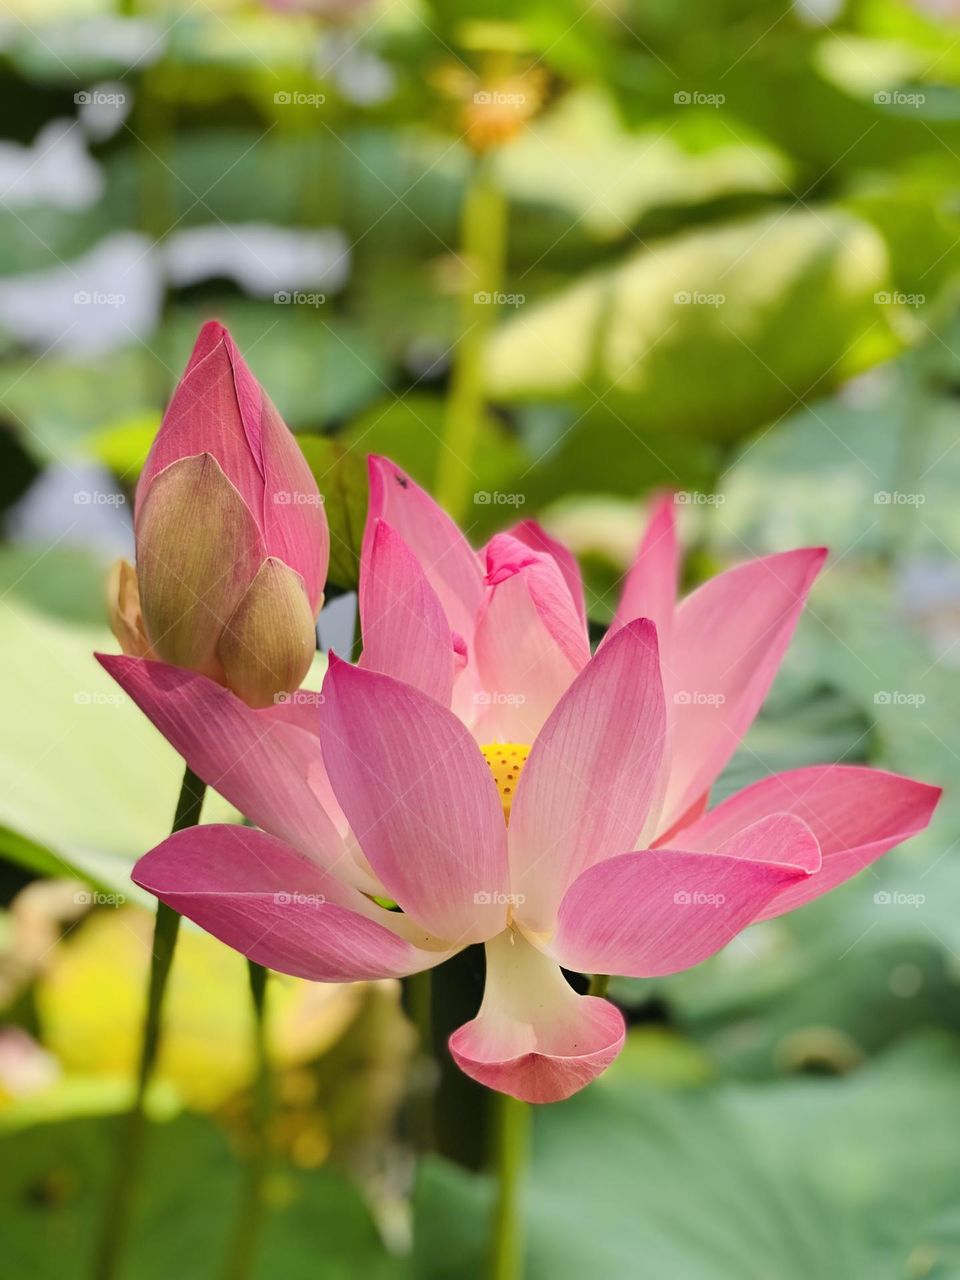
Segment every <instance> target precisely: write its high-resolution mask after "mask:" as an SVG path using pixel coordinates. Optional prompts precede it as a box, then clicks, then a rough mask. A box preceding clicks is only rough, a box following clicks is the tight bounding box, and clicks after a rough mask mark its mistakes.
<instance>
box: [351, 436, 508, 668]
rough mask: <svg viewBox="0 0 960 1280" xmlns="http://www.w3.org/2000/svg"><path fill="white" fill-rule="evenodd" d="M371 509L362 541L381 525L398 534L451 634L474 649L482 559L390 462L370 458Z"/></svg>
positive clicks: (428, 497)
mask: <svg viewBox="0 0 960 1280" xmlns="http://www.w3.org/2000/svg"><path fill="white" fill-rule="evenodd" d="M369 466H370V506H369V514H368V518H367V528H366V531H365V533H364V540H365V541H366V539H367V538H369V537H371V536H372V531H373V528H374V521H376V520H377V519H382V520H385V521H386V522H387V524H389V525H390V526H391V527H392V528H393V529H395V530H396V531H397V533H399V535H400V537H401V538H402V539H403V540H404V542H405V543H406V544H407V546H408V547H409V548H410V550H411V551H412V552H413V554H414V555H415V556H416V557H417V559H418V560H419V561H420V566H421V568H422V569H423V572H424V573H425V574H426V576H427V581H428V582H429V583H430V585H431V586H432V587H433V589H434V591H435V592H436V593H437V596H438V598H439V600H440V603H441V605H442V606H443V610H444V613H445V614H446V615H447V621H448V622H449V624H450V627H451V629H452V630H453V631H457V632H459V633H460V635H461V636H463V637H464V639H465V640H466V643H467V644H468V645H472V643H473V633H474V628H475V627H476V619H477V613H478V611H479V609H480V606H481V604H482V603H483V597H484V587H483V571H482V569H481V567H480V559H479V557H478V556H477V554H476V552H475V551H473V550H472V548H471V547H470V544H469V543H468V542H467V540H466V538H465V537H464V536H463V534H462V533H461V532H460V530H459V529H458V528H457V526H456V524H455V523H454V521H453V520H451V519H450V517H449V516H448V515H447V513H446V512H445V511H444V510H443V508H442V507H440V506H438V505H437V503H436V502H434V500H433V498H431V497H430V496H429V494H427V493H425V492H424V490H423V489H421V488H420V486H419V485H417V484H414V482H413V481H412V480H411V479H410V477H409V476H408V475H406V474H404V472H403V471H401V470H400V468H399V467H397V466H395V465H394V463H392V462H390V461H389V460H388V459H387V458H379V457H376V456H374V455H371V457H370V460H369Z"/></svg>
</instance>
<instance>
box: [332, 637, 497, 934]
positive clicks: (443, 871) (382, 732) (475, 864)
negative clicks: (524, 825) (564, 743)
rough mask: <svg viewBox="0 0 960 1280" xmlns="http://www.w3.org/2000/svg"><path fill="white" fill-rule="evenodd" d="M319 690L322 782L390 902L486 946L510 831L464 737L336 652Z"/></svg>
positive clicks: (405, 688) (454, 725)
mask: <svg viewBox="0 0 960 1280" xmlns="http://www.w3.org/2000/svg"><path fill="white" fill-rule="evenodd" d="M323 691H324V696H325V702H324V707H323V716H322V719H321V728H320V737H321V741H322V743H323V755H324V760H325V761H326V765H327V773H328V775H329V777H330V781H331V783H332V785H333V789H334V792H335V793H336V796H337V799H338V800H339V801H340V805H341V807H342V808H343V811H344V813H345V814H346V815H347V818H348V820H349V822H350V826H351V827H352V828H353V831H354V834H355V835H356V838H357V840H358V841H359V843H360V846H361V848H362V849H363V851H364V853H365V854H366V856H367V858H368V859H369V861H370V864H371V866H373V868H374V870H375V871H376V873H377V875H378V876H379V877H380V879H381V880H382V882H383V884H384V886H385V887H386V891H387V893H389V894H390V896H391V897H392V898H394V899H395V900H396V901H397V902H398V903H399V904H400V906H401V907H403V909H404V911H406V912H408V913H409V914H410V915H411V916H412V917H413V918H414V919H415V920H416V921H417V922H418V923H419V924H421V925H422V926H423V927H424V928H426V929H429V930H430V931H431V932H432V933H435V934H437V935H438V936H440V937H444V938H450V939H451V940H452V941H453V942H454V943H456V944H457V945H458V946H464V945H466V943H468V942H478V941H482V940H483V939H485V938H488V937H490V936H491V934H492V933H495V932H497V931H498V930H499V929H501V928H502V927H503V925H504V922H505V919H506V905H505V904H506V895H505V890H506V887H507V849H506V844H507V842H506V828H505V825H504V821H503V810H502V807H501V805H500V799H499V796H498V795H497V789H496V786H495V785H494V782H493V778H492V777H491V776H490V773H489V770H488V769H487V766H486V764H485V762H484V760H483V757H482V756H481V754H480V752H479V751H478V750H477V746H476V743H475V742H474V741H473V739H472V738H471V736H470V734H469V733H468V731H467V730H466V728H464V726H463V725H462V724H461V722H460V721H459V720H458V719H457V718H456V716H455V715H453V713H452V712H450V711H448V710H447V709H446V708H445V707H441V706H440V705H439V704H438V703H437V702H435V701H434V700H433V699H432V698H429V697H427V695H426V694H423V693H421V692H420V691H419V689H414V688H412V687H411V686H410V685H405V684H401V683H400V681H399V680H394V679H392V678H391V677H390V676H384V675H380V674H379V673H377V672H373V671H366V670H364V669H362V668H359V667H352V666H350V665H349V664H348V663H346V662H341V661H339V660H338V659H336V658H335V657H334V656H333V655H332V654H331V658H330V669H329V671H328V672H327V677H326V680H325V681H324V686H323Z"/></svg>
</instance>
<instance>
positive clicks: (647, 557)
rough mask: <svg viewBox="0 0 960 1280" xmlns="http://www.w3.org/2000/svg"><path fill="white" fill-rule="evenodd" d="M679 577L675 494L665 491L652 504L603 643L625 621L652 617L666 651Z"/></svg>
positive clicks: (663, 649) (610, 637) (662, 649)
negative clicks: (665, 492)
mask: <svg viewBox="0 0 960 1280" xmlns="http://www.w3.org/2000/svg"><path fill="white" fill-rule="evenodd" d="M679 576H680V544H679V543H678V541H677V521H676V507H675V505H674V497H673V494H665V495H664V496H662V497H660V498H658V499H657V500H656V502H655V503H654V504H653V508H652V510H651V512H650V518H649V520H648V522H647V527H646V530H645V531H644V535H643V538H642V539H641V542H640V546H639V548H638V549H637V554H636V557H635V559H634V561H633V564H632V565H631V566H630V569H629V572H628V573H627V577H626V581H625V582H624V584H623V591H622V592H621V594H620V602H619V604H618V605H617V612H616V613H615V614H614V616H613V621H612V622H611V623H610V626H609V628H608V630H607V634H606V636H604V643H607V642H608V641H609V640H611V639H612V638H613V637H614V636H615V635H616V633H617V632H618V631H619V630H620V628H621V627H622V626H623V625H624V623H626V622H631V621H632V620H633V619H634V618H649V619H650V621H651V622H653V623H654V625H655V626H656V628H657V639H658V640H659V642H660V649H661V652H663V653H666V652H667V649H668V646H669V644H670V639H671V633H672V630H673V613H674V606H675V604H676V599H677V586H678V582H679Z"/></svg>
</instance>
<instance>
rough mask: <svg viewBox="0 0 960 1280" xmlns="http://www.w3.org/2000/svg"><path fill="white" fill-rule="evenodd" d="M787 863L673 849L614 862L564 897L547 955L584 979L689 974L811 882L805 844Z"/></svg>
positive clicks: (803, 841)
mask: <svg viewBox="0 0 960 1280" xmlns="http://www.w3.org/2000/svg"><path fill="white" fill-rule="evenodd" d="M801 825H802V824H801ZM806 835H809V832H807V833H806ZM780 852H781V854H783V853H784V850H783V849H781V850H780ZM797 859H798V864H799V865H796V866H791V865H789V863H786V862H779V861H777V862H765V861H754V860H753V859H750V858H747V857H746V856H744V855H742V854H738V855H737V856H735V857H734V856H730V855H727V854H722V853H686V852H678V851H676V850H674V849H644V850H641V851H640V852H639V853H623V854H620V856H619V857H616V858H610V859H608V860H607V861H606V862H601V863H600V864H599V865H597V866H594V867H590V868H589V869H588V870H587V871H585V872H584V873H583V875H582V876H580V877H579V879H577V880H575V881H574V882H573V884H572V885H571V886H570V888H569V889H568V890H567V893H566V896H565V897H564V899H563V902H562V903H561V904H560V910H559V913H558V916H557V931H556V934H555V935H554V937H553V939H552V941H551V944H550V953H551V955H553V956H554V957H555V959H556V960H557V961H558V963H559V964H562V965H564V966H565V967H567V968H570V969H579V970H581V971H582V972H585V973H618V974H624V975H626V976H628V977H632V978H654V977H659V976H661V975H662V974H666V973H678V972H679V971H680V970H681V969H689V968H690V967H691V966H692V965H695V964H699V963H700V962H701V960H706V958H707V957H708V956H712V955H713V953H714V952H715V951H719V950H720V948H721V947H725V946H726V945H727V943H728V942H729V941H730V940H731V939H732V938H733V937H735V935H736V934H738V933H739V932H740V930H741V929H743V928H745V927H746V926H747V925H748V924H750V923H751V921H753V920H755V919H756V918H757V916H758V914H759V913H760V912H762V911H763V909H764V907H765V906H766V905H767V903H769V902H771V901H772V900H773V899H774V898H775V897H776V896H777V895H778V894H779V893H781V892H782V891H783V890H784V889H785V888H788V887H789V886H790V885H791V884H794V883H796V882H797V881H798V880H801V879H803V880H807V879H810V878H812V877H810V876H809V875H808V873H807V871H806V869H805V868H806V866H808V865H810V848H809V845H808V843H807V840H806V836H802V837H801V838H800V844H799V847H798V849H797Z"/></svg>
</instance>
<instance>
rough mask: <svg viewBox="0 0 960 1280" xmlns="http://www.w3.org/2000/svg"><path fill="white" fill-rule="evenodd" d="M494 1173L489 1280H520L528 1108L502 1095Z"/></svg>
mask: <svg viewBox="0 0 960 1280" xmlns="http://www.w3.org/2000/svg"><path fill="white" fill-rule="evenodd" d="M494 1143H495V1146H494V1172H495V1174H496V1178H497V1202H496V1206H495V1208H494V1216H493V1235H492V1240H491V1249H490V1267H489V1271H488V1277H489V1280H522V1277H523V1272H524V1267H523V1252H524V1239H523V1211H522V1204H521V1195H522V1191H523V1182H524V1177H525V1174H526V1168H527V1162H528V1159H529V1150H530V1105H529V1103H526V1102H519V1101H518V1100H517V1099H516V1098H511V1097H509V1096H508V1095H507V1094H505V1093H501V1094H497V1097H496V1121H495V1130H494Z"/></svg>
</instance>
